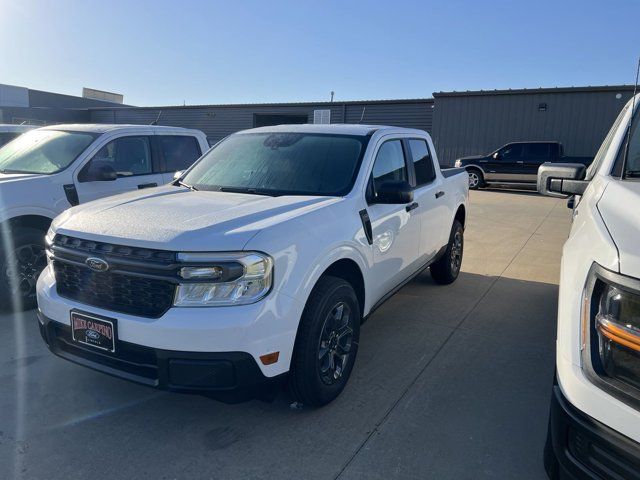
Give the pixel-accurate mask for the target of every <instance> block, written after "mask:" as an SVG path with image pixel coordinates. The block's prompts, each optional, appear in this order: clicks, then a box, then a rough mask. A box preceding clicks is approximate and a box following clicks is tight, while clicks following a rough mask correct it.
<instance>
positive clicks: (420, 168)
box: [405, 138, 450, 265]
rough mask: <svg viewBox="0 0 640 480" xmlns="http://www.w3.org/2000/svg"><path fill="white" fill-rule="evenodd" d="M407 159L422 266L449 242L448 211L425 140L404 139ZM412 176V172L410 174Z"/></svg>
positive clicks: (442, 189)
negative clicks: (418, 223) (411, 166)
mask: <svg viewBox="0 0 640 480" xmlns="http://www.w3.org/2000/svg"><path fill="white" fill-rule="evenodd" d="M405 142H406V145H407V146H408V152H409V158H410V160H411V162H412V163H413V174H414V175H413V177H414V178H412V179H411V184H412V186H413V187H414V188H415V189H414V191H413V200H414V202H415V203H417V204H418V206H417V207H416V209H415V210H414V212H415V213H414V216H415V217H417V218H418V219H419V221H420V245H419V247H418V248H419V252H420V259H419V263H420V264H421V265H422V264H425V263H426V262H427V261H429V260H431V259H432V258H433V257H434V256H435V254H436V253H437V252H438V250H439V249H440V247H442V246H443V245H444V244H446V243H447V241H448V239H449V229H448V228H447V227H446V224H447V223H449V221H450V219H449V218H448V217H449V209H448V208H447V203H446V202H447V198H445V190H444V188H443V181H442V178H439V177H437V176H436V170H435V165H434V160H433V156H432V155H431V152H430V149H429V145H428V144H427V141H426V140H425V139H422V138H420V139H413V138H411V139H407V140H406V141H405ZM409 173H411V171H410V172H409Z"/></svg>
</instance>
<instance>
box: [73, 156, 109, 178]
mask: <svg viewBox="0 0 640 480" xmlns="http://www.w3.org/2000/svg"><path fill="white" fill-rule="evenodd" d="M117 178H118V172H116V171H115V170H114V168H113V167H112V166H111V164H110V163H108V162H105V161H102V160H92V161H91V163H89V165H87V168H86V169H85V170H83V171H82V172H81V174H80V175H78V180H80V181H81V182H111V181H113V180H116V179H117Z"/></svg>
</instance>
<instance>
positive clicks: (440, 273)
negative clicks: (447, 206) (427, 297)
mask: <svg viewBox="0 0 640 480" xmlns="http://www.w3.org/2000/svg"><path fill="white" fill-rule="evenodd" d="M463 250H464V228H462V223H460V222H459V221H458V220H454V221H453V226H452V227H451V234H450V235H449V243H448V244H447V249H446V250H445V252H444V254H443V255H442V256H441V257H440V258H439V259H438V260H437V261H436V262H434V263H433V265H431V269H430V270H431V277H432V278H433V279H434V280H435V281H436V283H440V284H442V285H448V284H449V283H453V282H454V281H455V280H456V278H458V275H459V274H460V267H461V266H462V253H463Z"/></svg>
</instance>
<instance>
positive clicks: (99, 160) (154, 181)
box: [76, 135, 163, 203]
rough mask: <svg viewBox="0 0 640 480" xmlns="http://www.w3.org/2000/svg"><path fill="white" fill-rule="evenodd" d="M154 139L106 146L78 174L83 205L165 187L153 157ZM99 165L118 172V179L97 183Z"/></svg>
mask: <svg viewBox="0 0 640 480" xmlns="http://www.w3.org/2000/svg"><path fill="white" fill-rule="evenodd" d="M151 138H152V137H150V136H147V135H136V136H127V137H120V138H116V139H115V140H111V141H110V142H108V143H107V144H106V145H104V146H103V147H102V148H101V149H100V150H99V151H98V152H97V153H96V154H95V155H94V156H93V158H91V160H89V161H88V162H87V163H86V164H85V165H84V166H83V167H82V169H81V170H80V172H79V173H78V176H77V180H76V189H77V191H78V199H79V201H80V203H84V202H89V201H91V200H96V199H98V198H103V197H108V196H110V195H115V194H118V193H123V192H128V191H131V190H139V189H143V188H150V187H156V186H158V185H161V184H162V183H163V177H162V173H160V171H159V166H158V162H157V161H154V157H153V155H152V149H151V144H152V142H151ZM98 166H99V167H100V168H101V169H103V170H104V169H107V170H110V171H114V172H115V174H116V176H115V179H114V180H95V175H94V174H93V172H94V171H96V170H97V167H98Z"/></svg>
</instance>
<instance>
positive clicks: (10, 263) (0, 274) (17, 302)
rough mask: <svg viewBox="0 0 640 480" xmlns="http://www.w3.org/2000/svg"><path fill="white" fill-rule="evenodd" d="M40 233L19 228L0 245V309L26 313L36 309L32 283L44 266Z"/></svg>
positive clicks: (36, 279) (34, 287) (41, 233)
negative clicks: (0, 246) (0, 247)
mask: <svg viewBox="0 0 640 480" xmlns="http://www.w3.org/2000/svg"><path fill="white" fill-rule="evenodd" d="M44 235H45V234H44V233H43V232H42V231H40V230H37V229H35V228H26V227H24V228H19V229H17V230H15V231H13V232H8V235H3V240H2V241H1V242H0V243H1V245H2V251H1V252H0V308H3V309H4V310H17V311H19V310H29V309H31V308H35V306H36V282H37V281H38V277H39V276H40V272H42V270H43V269H44V268H45V267H46V266H47V256H46V253H45V245H44Z"/></svg>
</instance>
